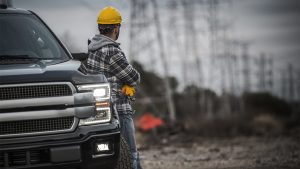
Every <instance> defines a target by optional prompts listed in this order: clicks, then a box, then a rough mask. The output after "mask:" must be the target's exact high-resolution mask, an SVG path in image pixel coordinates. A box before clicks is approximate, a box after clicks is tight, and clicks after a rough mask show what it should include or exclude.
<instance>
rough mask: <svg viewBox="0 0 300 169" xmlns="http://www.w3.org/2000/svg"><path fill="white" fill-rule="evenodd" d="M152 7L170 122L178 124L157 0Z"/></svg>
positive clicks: (153, 0) (153, 1)
mask: <svg viewBox="0 0 300 169" xmlns="http://www.w3.org/2000/svg"><path fill="white" fill-rule="evenodd" d="M151 2H152V5H153V10H154V11H153V12H154V22H155V26H156V36H157V40H158V45H159V47H160V58H161V61H162V64H163V71H164V76H165V78H164V85H165V89H166V100H167V104H168V111H169V115H170V116H169V117H170V121H171V122H172V123H174V122H176V113H175V105H174V101H173V92H172V89H171V86H170V81H169V65H168V62H167V58H166V55H165V48H164V41H163V36H162V28H161V25H160V20H159V10H158V5H157V2H156V0H151Z"/></svg>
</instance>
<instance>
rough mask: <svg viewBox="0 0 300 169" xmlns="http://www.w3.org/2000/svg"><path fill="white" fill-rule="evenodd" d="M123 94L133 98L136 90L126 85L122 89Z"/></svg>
mask: <svg viewBox="0 0 300 169" xmlns="http://www.w3.org/2000/svg"><path fill="white" fill-rule="evenodd" d="M122 93H123V94H124V95H126V96H129V97H133V96H134V94H135V89H134V87H131V86H128V85H124V86H123V87H122Z"/></svg>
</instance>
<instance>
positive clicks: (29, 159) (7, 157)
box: [0, 149, 50, 168]
mask: <svg viewBox="0 0 300 169" xmlns="http://www.w3.org/2000/svg"><path fill="white" fill-rule="evenodd" d="M49 161H50V156H49V150H47V149H40V150H21V151H14V152H0V168H2V167H21V166H29V165H36V164H44V163H48V162H49Z"/></svg>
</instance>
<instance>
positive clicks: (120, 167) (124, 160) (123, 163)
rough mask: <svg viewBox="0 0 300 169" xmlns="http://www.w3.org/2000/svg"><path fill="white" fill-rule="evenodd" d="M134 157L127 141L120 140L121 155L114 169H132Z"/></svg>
mask: <svg viewBox="0 0 300 169" xmlns="http://www.w3.org/2000/svg"><path fill="white" fill-rule="evenodd" d="M132 168H133V166H132V155H131V152H130V149H129V146H128V144H127V142H126V141H125V139H124V138H123V137H122V136H121V138H120V155H119V159H118V162H117V165H116V166H115V168H114V169H132Z"/></svg>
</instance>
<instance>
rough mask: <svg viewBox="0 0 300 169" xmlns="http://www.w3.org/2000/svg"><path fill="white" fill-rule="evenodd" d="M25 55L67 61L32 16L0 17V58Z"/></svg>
mask: <svg viewBox="0 0 300 169" xmlns="http://www.w3.org/2000/svg"><path fill="white" fill-rule="evenodd" d="M16 55H26V56H28V57H30V58H40V59H64V60H65V59H68V56H67V55H66V53H65V51H64V50H63V48H62V46H61V45H60V44H59V43H58V42H57V40H56V39H55V38H54V37H53V35H52V34H51V32H50V31H49V30H48V29H47V28H46V26H45V25H44V24H43V23H42V22H41V21H39V20H38V19H37V18H36V17H35V16H34V15H20V14H1V15H0V56H2V57H10V56H16Z"/></svg>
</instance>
